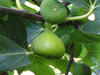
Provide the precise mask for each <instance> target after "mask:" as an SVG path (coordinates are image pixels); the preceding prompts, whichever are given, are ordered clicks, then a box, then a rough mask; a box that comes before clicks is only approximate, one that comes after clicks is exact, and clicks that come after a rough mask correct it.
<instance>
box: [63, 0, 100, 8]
mask: <svg viewBox="0 0 100 75" xmlns="http://www.w3.org/2000/svg"><path fill="white" fill-rule="evenodd" d="M64 1H66V2H70V3H72V4H75V5H77V6H80V7H84V8H89V6H90V1H91V2H92V4H93V3H94V1H95V0H64ZM97 4H100V0H97ZM97 4H96V5H97Z"/></svg>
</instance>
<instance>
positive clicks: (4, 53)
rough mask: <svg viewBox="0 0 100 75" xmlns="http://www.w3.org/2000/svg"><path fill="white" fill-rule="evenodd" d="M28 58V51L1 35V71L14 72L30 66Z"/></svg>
mask: <svg viewBox="0 0 100 75" xmlns="http://www.w3.org/2000/svg"><path fill="white" fill-rule="evenodd" d="M28 56H29V53H28V52H27V50H25V49H23V48H22V47H20V46H19V45H17V44H15V43H14V42H13V41H11V40H10V39H8V38H6V37H4V36H2V35H0V70H14V69H16V68H18V67H23V66H26V65H28V64H30V62H29V60H28Z"/></svg>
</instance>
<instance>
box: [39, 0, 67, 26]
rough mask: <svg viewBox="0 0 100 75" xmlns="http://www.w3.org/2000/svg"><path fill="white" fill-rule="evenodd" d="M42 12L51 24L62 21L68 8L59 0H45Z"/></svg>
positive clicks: (41, 7) (42, 4)
mask: <svg viewBox="0 0 100 75" xmlns="http://www.w3.org/2000/svg"><path fill="white" fill-rule="evenodd" d="M40 13H41V16H42V17H43V19H44V20H45V21H46V22H48V23H51V24H59V23H62V22H63V21H64V19H65V17H66V15H67V11H66V8H65V7H64V5H63V4H62V3H61V2H59V1H58V0H43V2H42V3H41V6H40Z"/></svg>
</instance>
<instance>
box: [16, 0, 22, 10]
mask: <svg viewBox="0 0 100 75" xmlns="http://www.w3.org/2000/svg"><path fill="white" fill-rule="evenodd" d="M16 5H17V7H18V9H23V8H22V6H21V4H20V0H16Z"/></svg>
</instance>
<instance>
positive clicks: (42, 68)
mask: <svg viewBox="0 0 100 75" xmlns="http://www.w3.org/2000/svg"><path fill="white" fill-rule="evenodd" d="M30 61H31V62H32V64H30V65H28V66H26V67H23V68H19V69H18V72H19V74H21V72H22V71H27V70H30V71H32V72H34V73H35V74H36V75H41V72H42V74H43V75H50V74H51V75H55V74H54V71H53V70H54V69H52V68H51V67H50V65H51V66H54V68H57V69H59V70H60V71H61V72H62V73H65V72H66V68H67V64H68V60H67V59H66V58H62V59H47V58H44V57H41V56H38V55H35V54H33V55H31V56H30ZM46 69H47V70H46Z"/></svg>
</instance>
